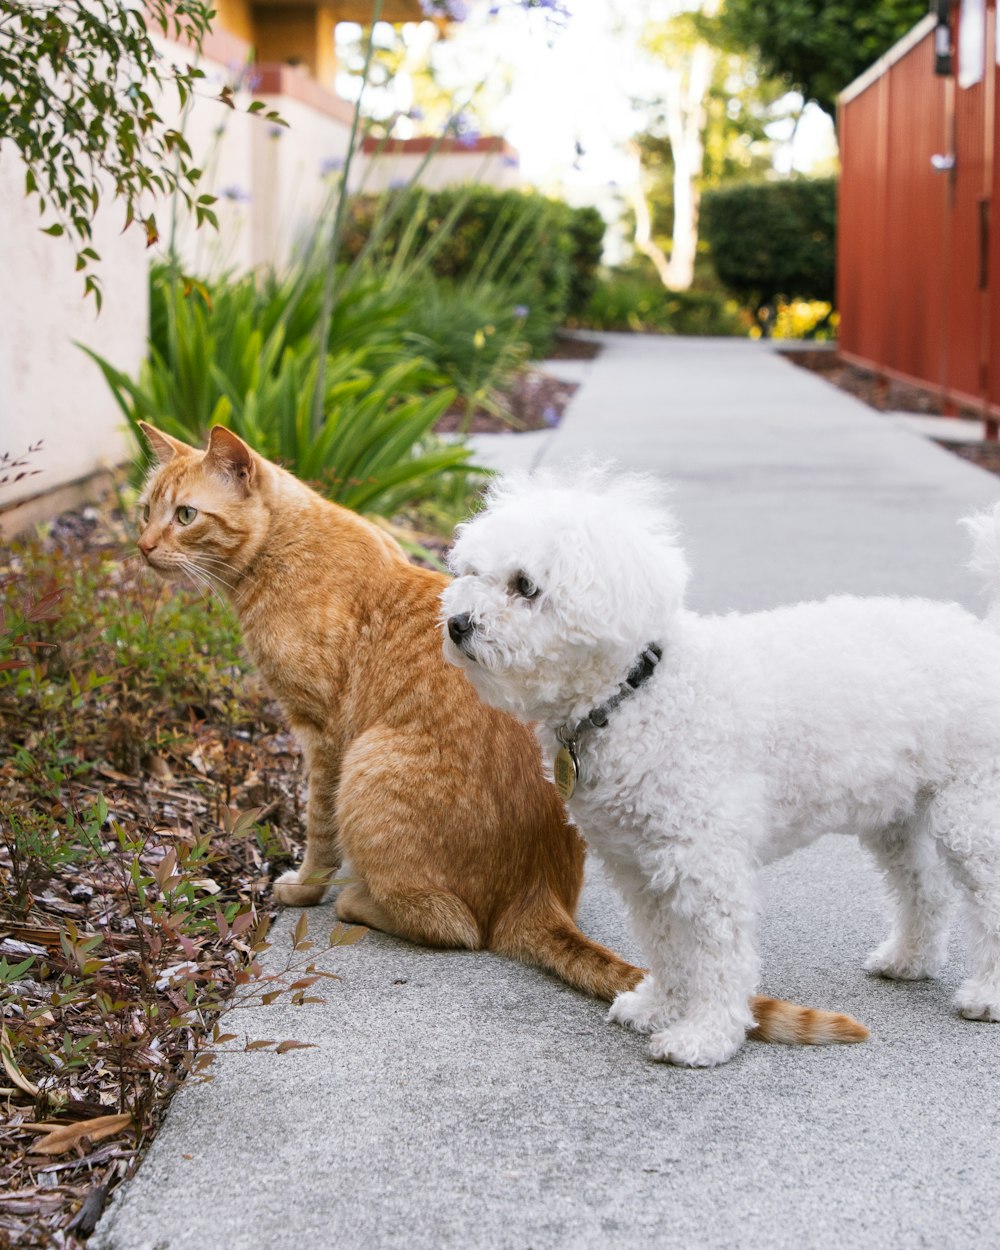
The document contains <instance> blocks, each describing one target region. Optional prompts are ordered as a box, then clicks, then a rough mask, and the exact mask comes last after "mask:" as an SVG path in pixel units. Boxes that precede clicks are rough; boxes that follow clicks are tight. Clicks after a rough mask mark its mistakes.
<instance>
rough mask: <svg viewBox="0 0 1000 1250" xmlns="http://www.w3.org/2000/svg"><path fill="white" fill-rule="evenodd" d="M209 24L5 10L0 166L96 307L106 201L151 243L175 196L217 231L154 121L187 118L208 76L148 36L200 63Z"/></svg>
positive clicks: (77, 10)
mask: <svg viewBox="0 0 1000 1250" xmlns="http://www.w3.org/2000/svg"><path fill="white" fill-rule="evenodd" d="M212 16H213V11H212V5H211V0H145V3H144V4H143V5H140V6H136V5H134V4H132V3H130V2H129V0H56V2H55V3H32V2H31V0H28V2H26V3H22V2H20V0H0V142H4V141H6V144H7V145H11V146H7V148H6V150H4V149H2V148H0V158H2V159H10V155H11V153H12V151H14V152H16V153H17V154H18V155H19V156H20V159H21V160H22V161H23V163H24V165H25V193H26V194H27V195H29V196H33V197H34V198H35V199H36V201H37V203H38V208H39V212H40V214H41V215H42V218H43V221H45V222H46V223H47V224H45V225H44V226H43V227H42V228H43V229H44V231H45V233H46V234H50V235H65V236H66V237H67V238H68V239H69V240H70V241H71V242H72V243H73V245H74V248H75V250H76V267H77V269H78V270H79V271H81V272H82V273H83V275H84V290H85V292H86V293H87V294H93V295H94V297H95V299H96V301H97V304H98V306H100V301H101V291H100V281H99V278H98V276H97V274H96V273H95V272H94V269H93V267H94V265H95V264H96V263H97V262H98V261H99V260H100V256H99V255H98V254H97V252H96V251H95V250H94V248H93V246H92V238H93V224H94V218H95V215H96V213H97V211H98V209H99V207H100V205H101V203H102V202H103V201H104V200H106V199H108V198H110V199H113V200H118V201H119V202H120V203H121V206H122V210H123V219H124V227H125V228H127V227H129V226H131V225H132V224H133V223H138V224H139V225H140V226H141V227H142V228H143V229H144V230H145V233H146V239H147V243H149V244H152V243H155V242H156V240H157V238H158V231H157V225H156V217H155V214H154V207H155V202H156V200H157V199H158V198H159V197H162V196H172V195H176V196H177V197H179V199H180V200H181V201H183V203H184V204H186V205H187V207H188V208H189V209H190V210H191V211H192V212H193V214H194V216H195V220H196V223H197V224H198V225H201V224H202V223H203V222H205V221H208V222H212V223H214V221H215V218H214V215H213V213H212V209H211V205H212V203H213V202H214V197H212V196H210V195H199V194H197V189H196V188H197V183H198V180H199V178H200V177H201V170H200V169H198V168H197V167H196V165H195V164H194V161H193V158H192V154H191V149H190V147H189V146H188V143H187V141H186V139H185V138H184V135H183V134H182V133H181V131H180V130H179V129H177V127H176V126H174V125H171V124H170V123H169V122H167V121H164V119H163V117H162V116H161V113H160V110H161V109H162V108H164V107H166V108H173V100H172V99H171V95H172V94H173V93H176V98H177V103H178V105H179V108H180V110H183V109H184V108H185V106H186V105H187V104H188V102H189V100H190V98H191V95H192V93H193V92H194V91H195V90H196V87H197V84H198V82H199V80H201V79H203V78H204V74H203V73H202V71H201V70H200V69H198V68H197V66H196V65H191V64H186V63H181V64H175V63H173V62H171V61H170V60H169V59H168V58H166V57H164V56H163V55H161V53H160V52H159V51H158V49H157V48H156V47H155V45H154V44H153V41H152V38H151V36H150V28H153V29H158V30H159V31H160V32H161V33H162V34H163V35H164V36H167V37H169V38H171V39H174V40H177V41H178V42H181V43H186V44H188V45H189V46H190V47H191V48H192V50H193V52H194V54H195V56H197V53H198V52H199V51H200V48H201V43H202V40H203V38H204V37H205V35H206V33H207V32H208V29H209V23H210V21H211V18H212ZM233 97H234V89H233V87H232V86H229V85H227V86H225V87H223V89H222V91H221V92H220V93H219V97H218V98H219V99H220V100H222V102H223V103H225V104H228V105H230V106H234V99H233ZM249 108H250V111H251V112H261V111H263V110H264V105H263V104H262V103H261V102H259V101H255V102H254V103H252V104H251V105H250V106H249ZM266 116H268V117H269V118H270V119H271V120H272V121H278V122H280V120H281V119H280V118H279V117H278V116H277V114H275V113H267V114H266Z"/></svg>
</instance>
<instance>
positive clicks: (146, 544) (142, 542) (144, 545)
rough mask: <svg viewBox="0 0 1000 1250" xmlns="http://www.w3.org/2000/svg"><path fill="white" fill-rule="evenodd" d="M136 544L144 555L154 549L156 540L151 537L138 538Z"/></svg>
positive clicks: (147, 554)
mask: <svg viewBox="0 0 1000 1250" xmlns="http://www.w3.org/2000/svg"><path fill="white" fill-rule="evenodd" d="M137 545H138V547H139V550H140V551H141V552H142V554H143V555H144V556H149V554H150V553H151V552H153V551H155V550H156V542H155V540H154V539H152V538H140V539H139V542H138V544H137Z"/></svg>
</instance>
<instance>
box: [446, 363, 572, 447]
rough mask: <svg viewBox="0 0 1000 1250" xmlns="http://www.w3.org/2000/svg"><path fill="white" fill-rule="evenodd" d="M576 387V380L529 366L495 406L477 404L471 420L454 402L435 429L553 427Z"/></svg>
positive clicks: (483, 431) (507, 430) (475, 431)
mask: <svg viewBox="0 0 1000 1250" xmlns="http://www.w3.org/2000/svg"><path fill="white" fill-rule="evenodd" d="M576 389H577V383H576V382H560V381H559V380H558V379H556V378H550V377H547V376H546V375H545V374H544V373H538V372H536V371H534V370H531V369H527V370H525V371H524V372H523V373H522V374H520V375H519V376H518V377H517V378H516V379H515V381H514V383H513V385H512V386H511V387H510V388H509V389H508V390H507V391H505V392H504V393H503V394H502V395H499V396H497V399H496V404H495V408H494V409H493V410H488V409H485V408H477V409H476V411H475V413H474V414H473V417H472V420H471V422H470V421H469V416H468V413H467V412H466V410H465V408H464V407H462V406H461V405H459V404H455V405H453V406H452V407H451V408H449V409H448V411H447V412H446V413H445V414H444V416H442V417H441V418H440V419H439V421H438V422H437V424H436V425H435V426H434V430H435V432H436V433H438V434H458V433H463V434H520V433H522V432H524V431H526V430H551V429H552V428H553V427H555V426H557V425H558V424H559V422H560V421H561V420H562V415H563V412H564V411H565V409H566V405H567V404H568V403H569V401H570V400H571V399H572V398H573V394H574V392H575V391H576Z"/></svg>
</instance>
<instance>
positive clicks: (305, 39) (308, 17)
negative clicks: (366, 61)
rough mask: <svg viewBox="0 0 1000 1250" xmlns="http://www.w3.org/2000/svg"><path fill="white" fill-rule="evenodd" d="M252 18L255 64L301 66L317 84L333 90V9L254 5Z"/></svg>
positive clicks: (285, 5)
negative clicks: (270, 63) (271, 62)
mask: <svg viewBox="0 0 1000 1250" xmlns="http://www.w3.org/2000/svg"><path fill="white" fill-rule="evenodd" d="M253 16H254V34H255V38H254V43H255V44H256V47H257V60H258V61H283V62H290V63H292V64H296V65H304V66H305V67H306V69H308V70H309V72H310V74H312V76H313V77H314V78H315V79H316V80H317V82H320V83H322V84H323V86H324V87H331V88H332V87H333V80H334V75H335V73H336V61H335V59H334V47H333V27H334V23H335V16H334V11H333V9H331V8H326V7H319V6H316V5H306V4H280V5H278V4H275V5H265V4H257V5H254V8H253Z"/></svg>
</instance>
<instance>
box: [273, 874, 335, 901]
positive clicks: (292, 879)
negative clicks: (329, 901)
mask: <svg viewBox="0 0 1000 1250" xmlns="http://www.w3.org/2000/svg"><path fill="white" fill-rule="evenodd" d="M327 885H328V882H327V881H312V880H307V881H306V882H305V883H303V882H302V881H301V880H300V878H299V873H298V871H297V870H296V869H294V868H292V869H290V870H289V871H288V872H283V873H282V874H281V876H280V877H279V878H278V879H277V881H275V883H274V897H275V898H276V899H277V900H278V902H279V903H281V904H283V905H284V906H285V907H315V906H316V904H317V903H321V902H322V901H323V895H324V894H325V893H326V887H327Z"/></svg>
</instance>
